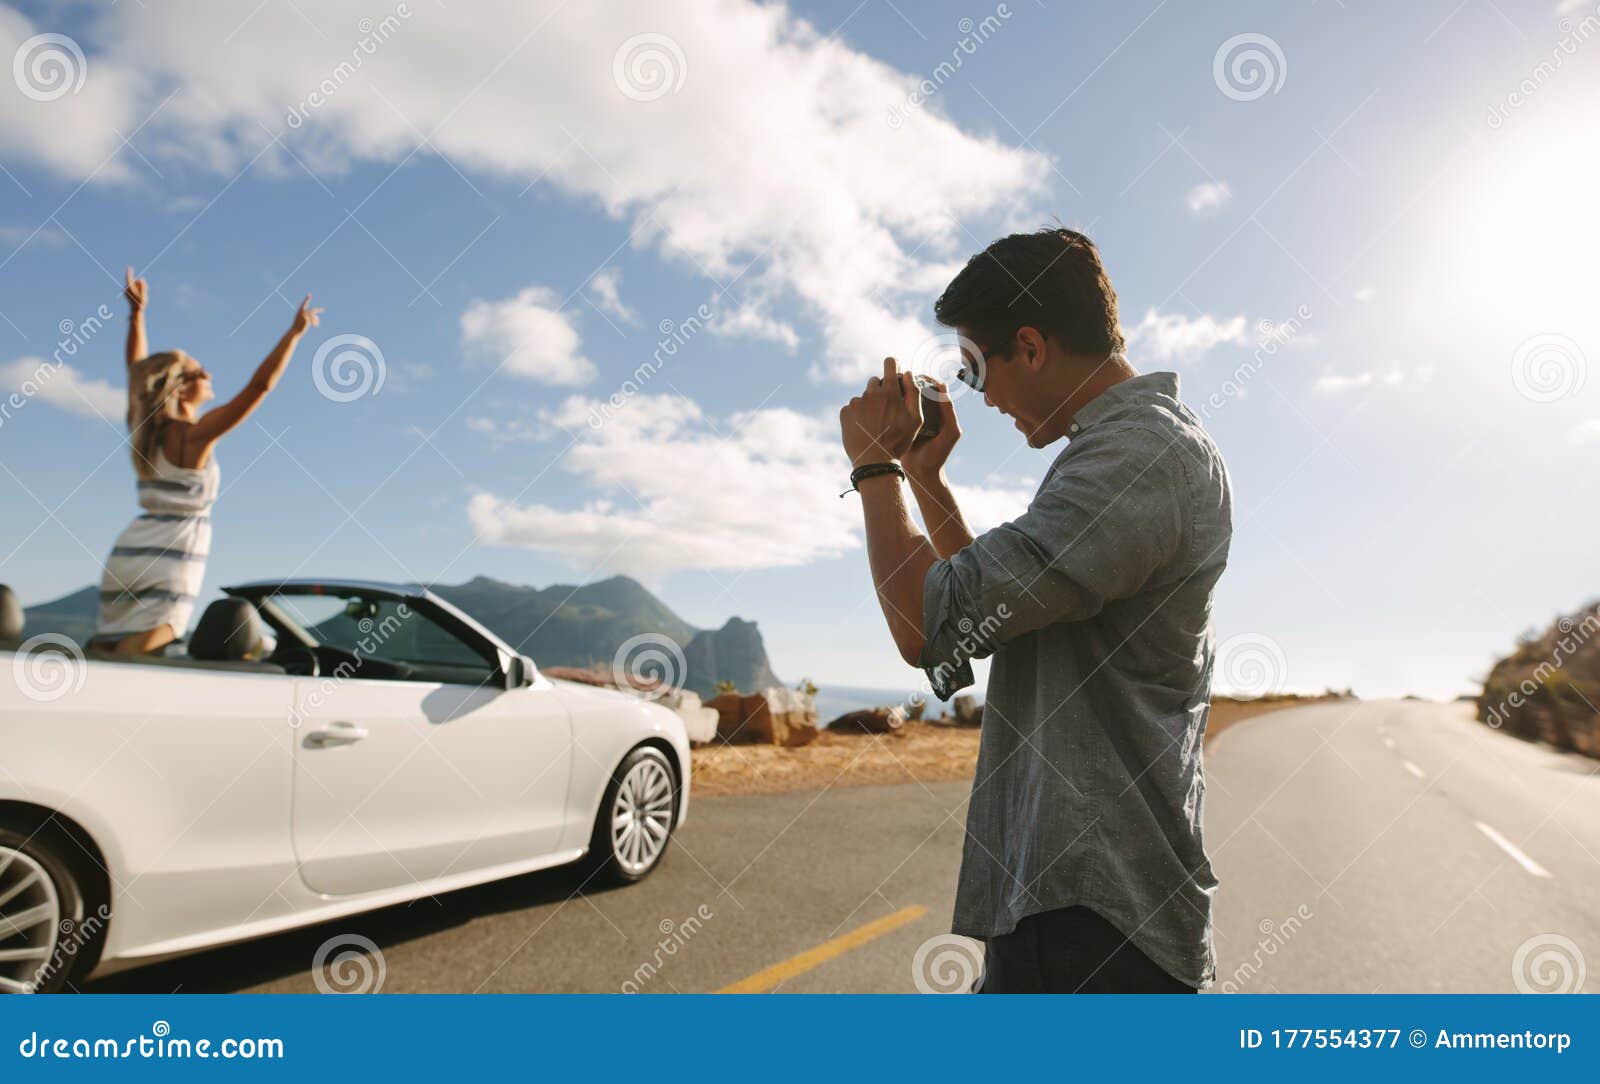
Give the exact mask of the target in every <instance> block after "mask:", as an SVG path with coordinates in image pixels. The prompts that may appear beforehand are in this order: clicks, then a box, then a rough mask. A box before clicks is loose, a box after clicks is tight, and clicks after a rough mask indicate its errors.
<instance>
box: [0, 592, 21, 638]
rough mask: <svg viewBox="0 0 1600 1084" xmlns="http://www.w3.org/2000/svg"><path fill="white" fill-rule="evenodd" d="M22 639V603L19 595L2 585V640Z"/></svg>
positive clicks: (0, 604)
mask: <svg viewBox="0 0 1600 1084" xmlns="http://www.w3.org/2000/svg"><path fill="white" fill-rule="evenodd" d="M20 639H22V603H20V602H18V601H17V594H16V592H15V591H13V590H11V588H9V587H7V586H6V585H5V584H3V583H0V640H20Z"/></svg>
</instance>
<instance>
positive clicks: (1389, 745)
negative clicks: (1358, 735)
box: [1383, 734, 1394, 749]
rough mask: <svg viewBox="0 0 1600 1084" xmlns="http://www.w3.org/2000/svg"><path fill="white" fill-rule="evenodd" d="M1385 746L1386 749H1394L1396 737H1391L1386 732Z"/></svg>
mask: <svg viewBox="0 0 1600 1084" xmlns="http://www.w3.org/2000/svg"><path fill="white" fill-rule="evenodd" d="M1383 747H1384V748H1385V749H1393V748H1394V739H1393V738H1391V737H1389V736H1388V735H1387V734H1385V735H1384V737H1383Z"/></svg>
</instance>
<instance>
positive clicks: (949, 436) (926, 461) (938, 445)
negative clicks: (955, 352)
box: [900, 377, 961, 482]
mask: <svg viewBox="0 0 1600 1084" xmlns="http://www.w3.org/2000/svg"><path fill="white" fill-rule="evenodd" d="M929 383H931V384H932V385H933V386H934V388H936V389H937V390H938V392H939V394H938V397H937V398H930V397H929V396H927V395H923V396H921V399H922V409H923V410H925V411H926V410H937V411H938V412H939V415H940V422H939V432H938V433H936V434H934V435H933V436H931V437H929V438H928V439H927V440H925V441H922V442H921V443H920V444H913V445H912V446H911V447H910V448H909V449H907V450H906V452H905V454H904V455H902V456H901V457H900V465H901V466H902V467H904V468H905V472H906V475H907V477H909V478H911V479H912V480H913V481H919V482H927V481H932V480H933V479H935V478H938V477H939V472H940V471H941V470H943V469H944V464H945V461H946V460H947V459H949V458H950V452H951V449H953V448H954V447H955V446H956V441H958V440H960V439H961V423H959V422H958V421H956V407H955V404H954V403H953V402H951V401H950V392H949V389H948V388H946V387H945V386H944V383H943V381H939V380H934V379H932V378H931V377H930V378H929Z"/></svg>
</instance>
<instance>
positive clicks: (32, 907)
mask: <svg viewBox="0 0 1600 1084" xmlns="http://www.w3.org/2000/svg"><path fill="white" fill-rule="evenodd" d="M82 867H83V863H82V861H81V848H79V847H78V846H77V845H76V844H74V843H73V842H72V840H70V839H68V838H66V836H65V835H64V834H63V833H61V832H59V831H57V830H55V829H54V828H51V827H49V826H46V827H42V828H41V827H35V826H28V825H21V824H18V825H12V824H0V899H5V901H6V902H5V903H3V904H0V991H3V992H7V993H40V994H53V993H60V992H61V991H63V990H76V989H77V985H78V983H79V982H80V981H82V980H83V979H84V978H86V977H87V976H88V974H89V972H90V971H91V970H93V968H94V965H95V963H96V962H97V961H98V960H99V958H100V949H101V948H102V946H103V945H104V943H105V936H106V925H107V923H106V918H105V912H104V910H100V911H96V912H94V914H93V917H90V916H91V909H92V906H91V903H90V900H89V897H88V895H87V893H86V892H85V888H84V886H85V885H87V884H92V883H93V880H92V878H90V877H89V876H88V875H87V874H86V873H85V872H84V871H83V868H82ZM8 920H9V921H8ZM14 925H15V926H16V928H13V926H14ZM8 957H15V958H8Z"/></svg>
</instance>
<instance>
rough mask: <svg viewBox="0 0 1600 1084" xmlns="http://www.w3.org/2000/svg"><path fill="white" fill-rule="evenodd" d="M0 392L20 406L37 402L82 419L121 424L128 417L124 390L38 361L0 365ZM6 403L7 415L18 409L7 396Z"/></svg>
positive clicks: (46, 362) (26, 360) (29, 359)
mask: <svg viewBox="0 0 1600 1084" xmlns="http://www.w3.org/2000/svg"><path fill="white" fill-rule="evenodd" d="M0 389H4V390H5V391H7V392H10V393H11V394H12V395H15V396H19V397H20V398H21V400H22V401H23V402H24V403H25V402H26V401H27V400H30V399H38V400H39V401H40V402H43V403H49V404H50V405H51V406H53V407H59V408H60V409H62V410H65V411H67V412H68V413H70V414H77V415H79V416H80V417H84V418H104V419H106V420H107V421H110V422H115V423H118V424H121V423H122V421H123V419H124V418H125V417H126V416H127V413H128V393H127V390H126V389H124V388H117V387H113V386H112V385H111V384H108V383H107V382H106V381H104V380H89V379H85V378H84V376H83V374H81V373H79V372H78V370H76V369H74V368H73V367H72V366H70V365H67V364H65V363H60V364H58V363H56V362H53V361H46V360H43V359H41V358H33V357H28V358H18V359H17V360H16V361H13V362H10V363H9V364H6V365H0ZM7 400H8V401H7V404H6V405H8V406H10V411H9V412H10V413H14V412H15V411H16V410H18V409H20V407H19V406H16V405H12V404H11V403H10V401H9V400H10V397H9V396H8V397H7Z"/></svg>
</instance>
